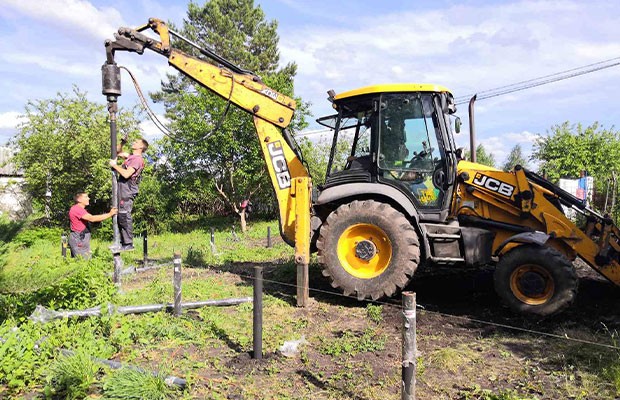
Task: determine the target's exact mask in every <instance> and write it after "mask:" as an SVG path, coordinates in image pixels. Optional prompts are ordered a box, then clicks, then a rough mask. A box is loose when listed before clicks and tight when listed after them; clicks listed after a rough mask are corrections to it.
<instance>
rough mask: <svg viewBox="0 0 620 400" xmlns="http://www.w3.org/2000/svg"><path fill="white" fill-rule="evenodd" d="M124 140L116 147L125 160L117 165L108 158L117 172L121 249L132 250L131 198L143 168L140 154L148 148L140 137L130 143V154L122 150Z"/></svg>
mask: <svg viewBox="0 0 620 400" xmlns="http://www.w3.org/2000/svg"><path fill="white" fill-rule="evenodd" d="M123 144H124V141H123V140H121V144H120V145H119V148H118V156H119V157H120V158H124V159H125V161H123V163H122V164H121V165H118V162H117V161H116V159H114V160H110V167H112V168H113V169H114V170H115V171H116V172H118V175H119V176H118V228H119V231H120V234H121V250H123V251H127V250H133V223H132V219H131V210H132V208H133V200H134V199H135V197H136V196H137V195H138V185H139V184H140V179H141V175H142V170H143V169H144V158H143V157H142V154H144V152H145V151H146V149H148V147H149V144H148V142H147V141H146V140H144V139H142V138H140V139H137V140H135V141H134V142H133V143H132V145H131V155H130V154H128V153H126V152H122V147H123Z"/></svg>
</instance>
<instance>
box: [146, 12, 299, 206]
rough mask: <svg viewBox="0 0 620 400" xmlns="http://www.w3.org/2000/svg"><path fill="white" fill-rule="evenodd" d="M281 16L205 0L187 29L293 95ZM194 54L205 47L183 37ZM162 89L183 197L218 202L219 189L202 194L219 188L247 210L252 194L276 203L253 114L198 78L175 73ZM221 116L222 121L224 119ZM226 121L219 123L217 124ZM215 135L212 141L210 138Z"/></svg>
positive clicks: (171, 163)
mask: <svg viewBox="0 0 620 400" xmlns="http://www.w3.org/2000/svg"><path fill="white" fill-rule="evenodd" d="M276 29H277V23H276V21H273V20H272V21H267V20H265V15H264V13H263V11H262V9H261V8H260V7H255V6H254V2H253V0H239V1H230V0H212V1H209V2H206V3H205V4H204V5H198V4H196V3H190V4H189V5H188V12H187V18H186V19H185V20H184V24H183V27H182V28H181V29H179V30H180V32H181V33H182V34H183V35H184V36H185V37H187V38H189V39H190V40H192V41H193V42H195V43H197V44H198V45H200V46H202V47H208V48H212V49H213V50H214V51H215V53H217V54H218V55H220V56H222V57H224V58H226V59H228V60H230V61H231V62H233V63H234V64H236V65H239V66H240V67H242V68H244V69H247V70H251V71H254V73H256V74H258V75H260V76H261V77H262V80H263V81H264V82H265V84H266V85H268V86H270V87H272V88H274V89H275V90H277V91H279V92H281V93H283V94H286V95H288V96H293V95H294V93H293V77H294V76H295V74H296V69H297V66H296V65H295V64H294V63H289V64H287V65H285V66H284V67H282V68H278V64H279V51H278V41H279V38H278V35H277V33H276ZM176 45H178V47H180V48H181V49H183V50H185V51H187V52H188V53H190V54H197V50H195V49H194V48H190V47H187V46H186V45H185V44H183V43H175V46H176ZM168 79H169V81H168V82H167V83H164V84H162V91H161V92H159V93H156V94H154V95H153V96H152V97H153V99H154V100H155V101H160V102H163V103H164V105H165V107H166V116H167V118H168V119H169V120H170V121H171V128H172V131H173V132H175V138H174V139H171V138H168V137H166V138H164V140H163V141H162V151H163V154H164V155H165V157H166V160H167V163H168V165H167V172H168V181H169V182H173V184H174V185H175V187H180V186H184V190H183V191H180V192H178V193H177V201H176V202H177V203H179V204H183V203H184V202H185V201H186V199H189V200H190V203H193V204H196V203H200V202H199V201H196V200H202V203H203V204H204V203H206V204H208V202H214V199H213V196H205V197H202V196H200V197H195V196H193V194H194V192H197V193H201V194H202V193H204V191H205V189H203V188H207V190H209V191H213V192H215V193H219V196H220V200H219V202H215V203H216V204H218V203H219V204H223V205H224V207H225V209H226V211H228V212H237V213H239V212H240V210H239V207H238V205H239V203H240V202H241V201H243V200H244V199H252V201H253V202H255V203H256V201H255V200H258V201H259V202H261V203H270V202H272V200H271V197H272V191H271V188H270V181H269V178H268V176H267V174H266V172H265V170H266V167H265V165H264V160H263V156H262V154H261V151H260V148H259V144H258V141H257V140H256V133H255V128H254V125H253V121H252V117H251V116H250V115H249V114H248V113H246V112H245V111H242V110H239V109H236V108H235V107H234V106H231V107H230V110H228V113H227V114H226V118H225V119H223V120H222V116H223V115H224V114H225V113H226V110H227V109H228V108H229V104H228V102H227V101H226V100H223V99H220V98H219V97H218V96H216V95H214V94H212V93H210V92H209V91H208V90H207V89H205V88H203V87H201V86H199V85H198V84H196V83H194V82H193V81H190V80H189V79H188V78H187V77H185V76H169V77H168ZM296 100H297V103H298V104H300V107H299V109H298V111H299V112H298V113H297V115H296V119H295V120H294V122H293V123H292V125H291V127H290V128H291V129H292V130H293V131H295V130H297V129H300V128H302V127H303V126H305V119H304V117H305V115H306V114H307V105H306V104H303V102H301V100H300V99H296ZM220 122H221V123H220ZM216 128H218V129H216ZM207 137H208V140H205V139H207Z"/></svg>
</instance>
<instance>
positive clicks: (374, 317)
mask: <svg viewBox="0 0 620 400" xmlns="http://www.w3.org/2000/svg"><path fill="white" fill-rule="evenodd" d="M366 315H367V316H368V319H370V320H371V321H372V322H374V323H376V324H380V323H381V322H383V306H381V305H374V304H370V303H368V304H367V305H366Z"/></svg>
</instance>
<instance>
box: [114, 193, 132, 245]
mask: <svg viewBox="0 0 620 400" xmlns="http://www.w3.org/2000/svg"><path fill="white" fill-rule="evenodd" d="M132 208H133V199H132V198H131V199H121V200H120V201H119V204H118V216H117V218H118V230H119V232H120V234H121V244H122V245H130V244H133V221H132V219H131V210H132Z"/></svg>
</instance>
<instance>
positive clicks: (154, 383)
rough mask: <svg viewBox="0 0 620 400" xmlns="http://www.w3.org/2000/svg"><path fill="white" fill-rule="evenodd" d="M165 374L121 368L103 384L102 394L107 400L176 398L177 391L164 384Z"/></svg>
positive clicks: (163, 399) (162, 399)
mask: <svg viewBox="0 0 620 400" xmlns="http://www.w3.org/2000/svg"><path fill="white" fill-rule="evenodd" d="M165 378H166V376H165V374H163V373H160V374H158V375H151V374H148V373H143V372H139V371H136V370H133V369H128V368H121V369H119V370H118V371H115V372H113V373H112V374H110V375H109V376H108V377H107V378H106V379H105V381H104V383H103V393H104V394H105V396H106V398H109V399H135V400H165V399H174V398H176V397H177V395H178V393H177V390H176V389H175V388H173V387H171V386H169V385H168V384H166V382H165Z"/></svg>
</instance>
